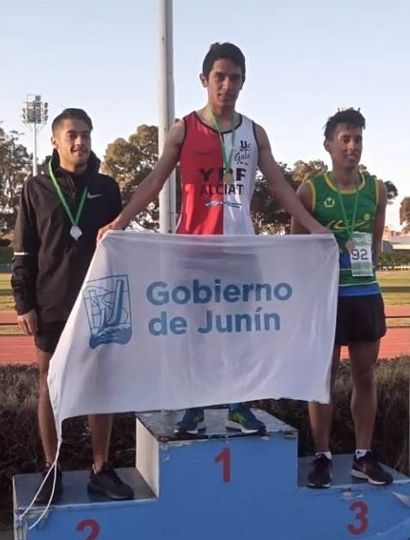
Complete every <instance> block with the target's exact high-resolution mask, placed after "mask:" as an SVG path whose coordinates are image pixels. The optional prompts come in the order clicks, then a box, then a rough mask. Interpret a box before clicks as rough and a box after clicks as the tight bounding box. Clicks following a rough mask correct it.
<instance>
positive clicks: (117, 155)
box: [102, 125, 159, 229]
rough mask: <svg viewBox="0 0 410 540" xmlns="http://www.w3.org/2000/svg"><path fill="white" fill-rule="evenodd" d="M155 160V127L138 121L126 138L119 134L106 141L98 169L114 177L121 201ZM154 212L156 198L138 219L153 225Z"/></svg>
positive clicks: (156, 218)
mask: <svg viewBox="0 0 410 540" xmlns="http://www.w3.org/2000/svg"><path fill="white" fill-rule="evenodd" d="M157 160H158V128H157V127H156V126H147V125H141V126H139V127H138V128H137V131H136V133H133V134H132V135H131V136H130V137H129V138H128V140H127V141H126V140H125V139H123V138H119V139H116V140H115V141H114V142H113V143H111V144H109V145H108V147H107V150H106V152H105V156H104V162H103V164H102V170H103V172H104V173H106V174H109V175H110V176H112V177H113V178H115V179H116V180H117V182H118V184H119V186H120V189H121V195H122V200H123V203H127V202H128V201H129V200H130V198H131V195H132V194H133V192H134V190H135V188H136V187H137V186H138V185H139V184H140V183H141V182H142V180H144V178H145V177H146V176H147V175H148V174H149V173H150V172H151V171H152V170H153V168H154V166H155V164H156V162H157ZM158 213H159V212H158V201H156V202H154V203H151V204H150V205H149V206H148V209H147V210H146V211H145V212H142V213H141V214H140V215H139V216H138V221H139V222H140V223H141V225H143V226H144V227H147V228H150V229H153V228H157V226H158V217H159V216H158Z"/></svg>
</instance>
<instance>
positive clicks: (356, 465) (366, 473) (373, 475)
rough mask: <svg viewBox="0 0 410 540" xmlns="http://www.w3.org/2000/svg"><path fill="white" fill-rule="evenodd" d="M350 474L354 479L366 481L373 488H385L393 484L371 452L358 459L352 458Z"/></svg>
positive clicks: (388, 474)
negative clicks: (373, 486)
mask: <svg viewBox="0 0 410 540" xmlns="http://www.w3.org/2000/svg"><path fill="white" fill-rule="evenodd" d="M351 474H352V476H353V477H354V478H360V479H361V480H367V481H368V482H369V484H373V485H375V486H387V485H388V484H391V483H392V482H393V477H392V475H391V474H390V473H388V472H387V471H385V470H384V469H383V467H382V466H381V465H380V463H379V462H378V461H377V458H376V456H375V454H374V453H373V452H372V451H371V450H369V451H368V452H367V453H366V454H365V455H364V456H362V457H360V458H358V459H356V456H355V455H354V456H353V465H352V473H351Z"/></svg>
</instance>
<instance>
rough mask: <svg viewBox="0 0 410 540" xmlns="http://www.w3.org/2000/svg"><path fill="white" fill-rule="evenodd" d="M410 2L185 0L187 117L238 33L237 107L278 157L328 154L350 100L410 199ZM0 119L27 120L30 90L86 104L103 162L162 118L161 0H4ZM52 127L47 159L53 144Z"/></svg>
mask: <svg viewBox="0 0 410 540" xmlns="http://www.w3.org/2000/svg"><path fill="white" fill-rule="evenodd" d="M409 21H410V2H409V1H408V0H390V1H389V2H386V1H385V0H344V1H343V2H337V3H336V2H329V1H328V0H315V1H313V0H287V1H286V2H285V1H281V2H278V1H276V0H253V1H252V2H251V1H249V0H248V1H245V0H235V1H233V0H225V1H224V2H221V1H220V0H206V1H200V0H197V1H194V0H174V1H173V38H174V85H175V114H176V116H177V117H182V116H183V115H185V114H187V113H189V112H191V111H192V110H195V109H199V108H200V107H202V106H203V105H205V103H206V94H205V90H204V89H203V88H202V87H201V84H200V81H199V73H200V71H201V67H202V61H203V57H204V56H205V54H206V52H207V51H208V49H209V46H210V44H211V43H214V42H216V41H219V42H223V41H231V42H233V43H235V44H236V45H238V46H239V47H240V48H241V49H242V51H243V52H244V54H245V57H246V61H247V78H246V82H245V85H244V88H243V90H242V92H241V95H240V98H239V100H238V103H237V110H238V111H239V112H242V113H243V114H246V115H247V116H249V117H251V118H252V119H253V120H255V121H256V122H257V123H258V124H261V125H262V126H263V127H264V128H265V129H266V131H267V133H268V136H269V138H270V141H271V145H272V150H273V154H274V156H275V159H276V160H277V161H281V162H284V163H287V164H288V165H289V166H292V165H293V164H294V162H295V161H297V160H299V159H302V160H305V161H309V160H313V159H322V160H324V161H326V162H327V163H329V159H328V156H327V154H326V152H325V150H324V149H323V126H324V124H325V122H326V120H327V118H328V117H329V116H331V115H332V114H333V113H335V112H336V110H337V109H338V108H339V107H349V106H353V107H356V108H357V107H360V110H361V112H362V113H363V114H364V116H365V117H366V120H367V129H366V131H365V138H364V152H363V156H362V163H364V164H365V165H366V166H367V168H368V170H369V171H370V172H371V173H372V174H376V175H377V176H378V177H379V178H382V179H383V180H390V181H392V182H393V183H394V184H395V185H396V187H397V188H398V190H399V196H398V197H397V202H396V204H394V205H392V206H391V207H390V208H389V209H388V212H387V220H386V222H387V223H388V224H392V225H394V226H396V227H398V226H399V217H398V216H399V214H398V208H399V203H400V201H401V200H402V199H403V198H404V197H405V196H410V181H409V178H408V176H409V153H410V94H409V87H410V37H409V34H408V23H409ZM0 30H1V36H2V47H1V50H0V75H1V83H0V121H3V124H2V127H3V128H4V129H5V130H6V131H9V130H12V129H15V130H17V131H19V132H21V133H24V136H22V138H21V142H22V143H23V144H25V145H26V146H27V148H28V149H29V151H32V137H31V135H30V132H29V131H28V130H27V129H26V127H25V126H24V124H23V123H22V120H21V109H22V107H23V105H24V101H25V100H26V96H27V95H28V94H39V95H41V96H42V98H43V100H44V101H47V102H48V104H49V115H50V118H51V119H52V118H54V117H55V116H56V115H57V114H59V113H60V112H61V110H62V109H63V108H65V107H81V108H84V109H86V110H87V112H88V113H89V115H90V116H91V118H92V120H93V123H94V132H93V148H94V151H95V152H96V153H97V155H99V157H100V158H103V157H104V153H105V149H106V147H107V145H108V144H109V143H111V142H113V141H114V140H115V139H116V138H118V137H124V138H128V137H129V135H131V134H132V133H133V132H135V131H136V128H137V126H139V125H141V124H150V125H158V103H159V97H158V96H159V93H158V89H159V83H158V80H159V77H158V73H159V0H145V1H142V0H116V1H114V0H86V1H84V0H70V2H56V1H55V0H53V1H52V0H36V1H33V0H13V2H2V3H1V7H0ZM49 141H50V123H49V124H48V125H46V126H44V127H43V128H42V130H41V132H40V135H39V157H40V158H42V157H44V156H45V155H47V154H49V153H50V142H49Z"/></svg>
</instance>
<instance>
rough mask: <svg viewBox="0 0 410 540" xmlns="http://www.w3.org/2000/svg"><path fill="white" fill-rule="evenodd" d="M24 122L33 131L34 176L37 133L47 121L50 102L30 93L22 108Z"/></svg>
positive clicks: (34, 172)
mask: <svg viewBox="0 0 410 540" xmlns="http://www.w3.org/2000/svg"><path fill="white" fill-rule="evenodd" d="M22 117H23V122H24V123H25V124H26V126H28V128H29V129H30V130H31V131H32V132H33V176H36V175H37V133H38V130H39V129H40V128H41V127H42V126H44V125H45V124H46V123H47V120H48V103H47V102H46V101H42V100H41V96H40V95H38V94H36V95H28V96H27V98H26V102H25V104H24V107H23V109H22Z"/></svg>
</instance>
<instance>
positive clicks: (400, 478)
mask: <svg viewBox="0 0 410 540" xmlns="http://www.w3.org/2000/svg"><path fill="white" fill-rule="evenodd" d="M254 412H255V414H256V415H257V417H258V418H259V419H260V420H262V421H263V422H264V423H265V425H266V427H267V432H266V435H263V436H260V435H243V434H238V433H236V432H229V431H227V430H226V429H225V420H226V416H227V409H207V410H206V412H205V418H206V425H207V430H206V431H205V432H204V433H203V434H201V435H199V436H193V437H190V438H186V439H182V438H180V437H176V436H175V435H174V427H175V424H176V422H177V421H178V420H179V419H180V418H181V416H182V414H183V413H182V411H178V412H155V413H145V414H141V415H138V417H137V427H136V430H137V436H136V441H137V442H136V467H135V468H130V469H117V472H118V473H119V475H120V476H121V477H122V478H123V480H124V481H126V482H127V483H129V484H130V485H131V486H132V487H133V489H134V491H135V499H134V500H132V501H121V502H114V501H107V500H106V499H102V498H99V497H98V496H91V495H89V494H88V493H87V490H86V486H87V481H88V474H89V473H88V471H72V472H66V471H64V472H63V484H64V494H63V497H62V499H61V501H59V503H58V504H55V505H52V506H51V507H50V509H49V511H48V513H47V515H46V517H45V518H44V519H43V520H42V521H41V522H40V523H39V524H38V525H37V526H36V527H34V528H33V529H31V530H30V529H29V527H30V524H32V523H34V521H35V520H36V519H37V518H38V516H39V515H40V514H41V512H42V511H43V507H37V506H34V507H33V508H32V509H30V511H29V512H28V513H27V514H26V516H25V517H24V518H23V519H21V517H20V516H21V515H22V513H23V512H24V510H25V509H26V508H27V506H28V504H29V503H30V501H31V499H32V497H33V495H34V493H35V488H36V486H37V485H38V483H39V481H40V475H39V474H26V475H18V476H16V477H15V478H14V480H13V488H14V518H15V540H23V539H24V540H26V539H27V540H77V539H78V540H140V539H141V540H160V539H161V540H174V539H175V540H259V539H266V540H268V539H269V540H329V539H332V540H339V539H340V540H344V539H352V538H363V539H366V540H368V539H371V540H376V539H386V540H387V539H389V540H408V539H409V538H410V479H409V478H408V477H406V476H404V475H402V474H400V473H398V472H396V471H392V470H390V472H391V473H392V474H393V476H394V483H393V484H392V485H390V486H386V487H375V486H371V485H369V484H368V483H367V482H363V481H360V480H356V479H353V478H351V477H350V467H351V460H352V456H345V455H342V456H335V457H334V480H333V484H332V486H331V487H330V488H329V489H323V490H313V489H309V488H307V487H305V479H306V475H307V471H308V466H309V462H310V460H311V458H301V459H298V454H297V446H298V445H297V442H298V441H297V431H296V430H295V429H294V428H293V427H291V426H289V425H287V424H285V423H284V422H282V421H280V420H278V419H277V418H275V417H273V416H271V415H269V414H267V413H264V412H262V411H254Z"/></svg>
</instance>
